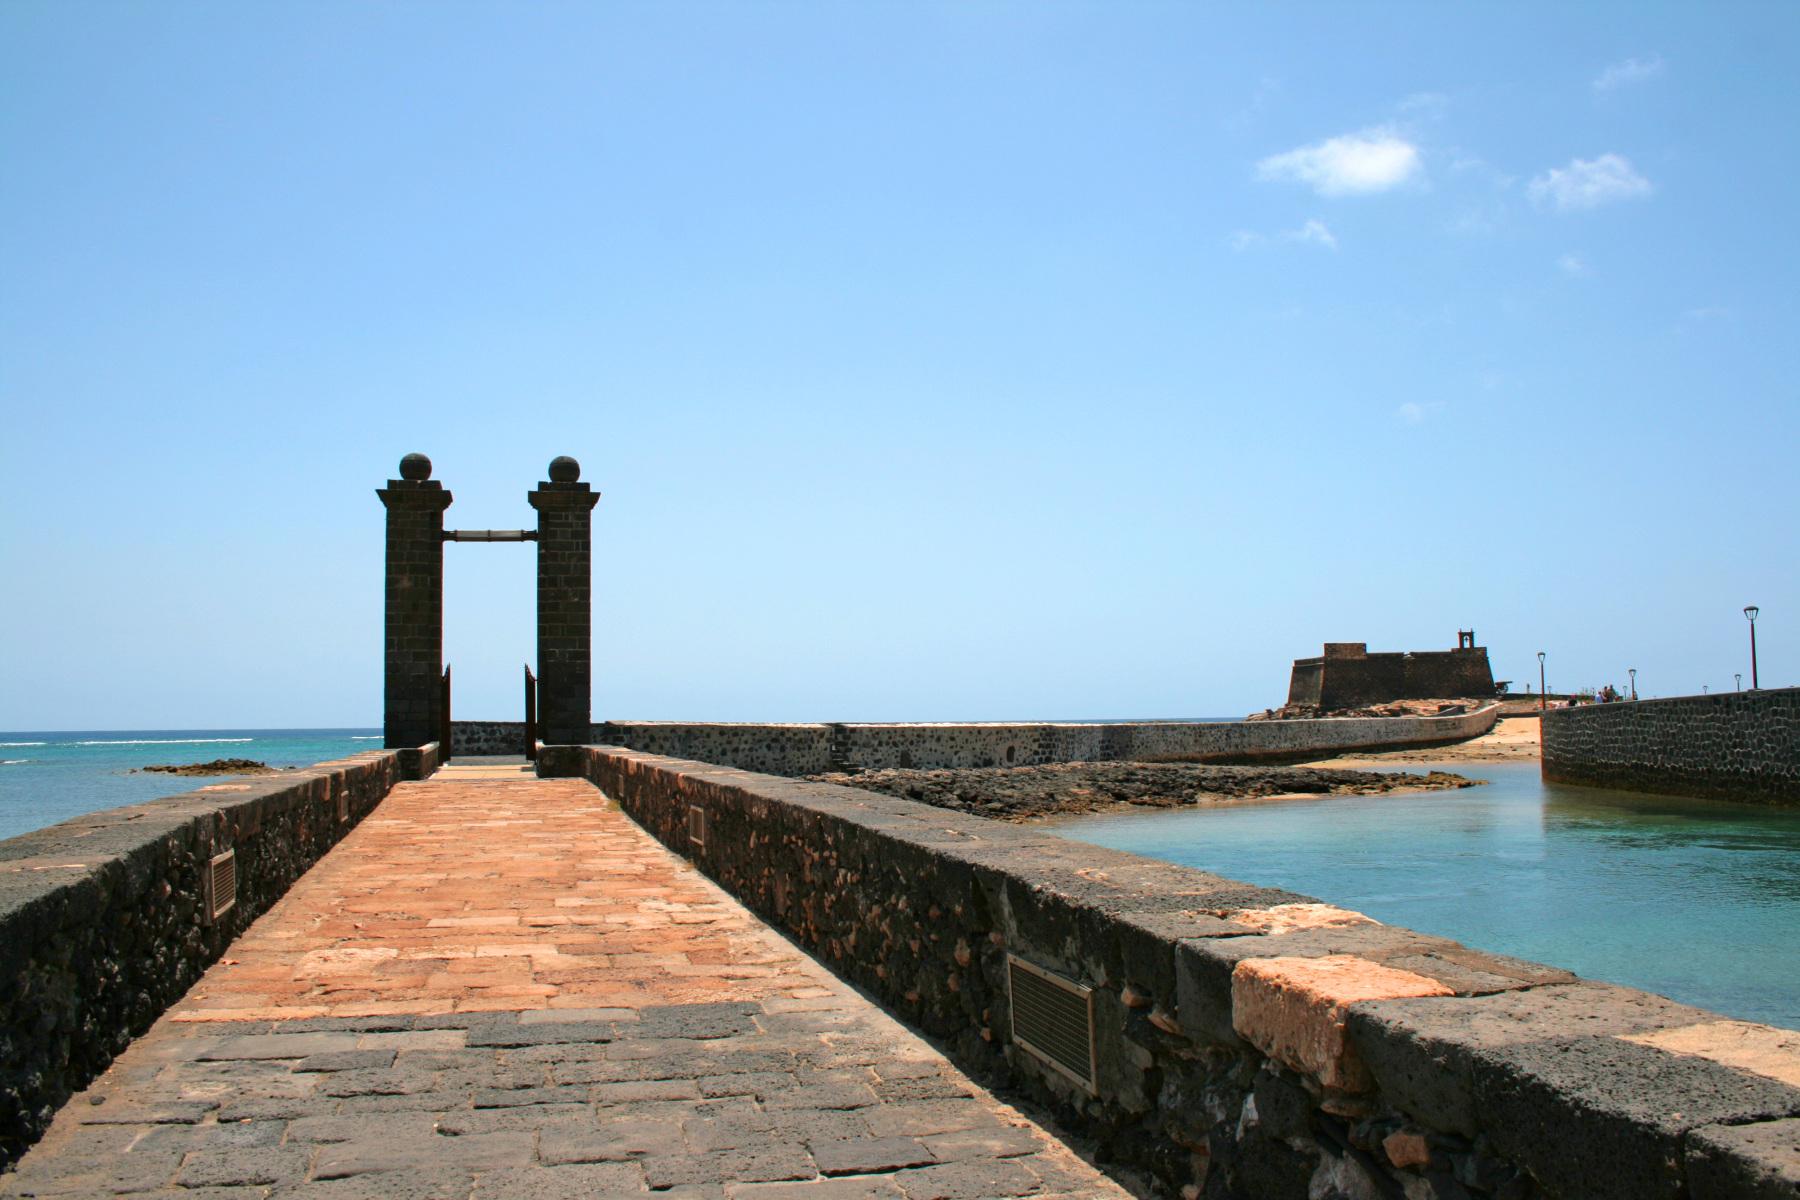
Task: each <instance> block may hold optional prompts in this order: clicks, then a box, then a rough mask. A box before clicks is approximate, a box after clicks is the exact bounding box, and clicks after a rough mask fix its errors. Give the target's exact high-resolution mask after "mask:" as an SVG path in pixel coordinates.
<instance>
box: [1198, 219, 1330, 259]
mask: <svg viewBox="0 0 1800 1200" xmlns="http://www.w3.org/2000/svg"><path fill="white" fill-rule="evenodd" d="M1269 241H1283V242H1303V243H1311V244H1312V245H1315V246H1323V247H1325V248H1326V249H1327V250H1336V249H1337V237H1336V236H1335V235H1333V234H1332V232H1331V230H1330V229H1329V228H1327V227H1326V225H1325V222H1323V221H1318V220H1313V221H1308V222H1307V223H1306V224H1304V225H1302V226H1301V227H1300V228H1298V229H1288V230H1284V231H1282V232H1281V233H1277V234H1275V235H1273V236H1272V237H1271V236H1270V235H1268V234H1262V233H1257V232H1255V231H1253V230H1249V229H1240V230H1238V231H1237V232H1236V233H1233V234H1232V235H1231V236H1230V237H1228V238H1226V239H1225V244H1226V245H1228V246H1230V247H1231V248H1232V249H1233V250H1236V251H1237V252H1238V253H1239V254H1242V253H1243V252H1244V251H1246V250H1250V249H1253V248H1255V247H1257V246H1260V245H1262V244H1263V243H1265V242H1269Z"/></svg>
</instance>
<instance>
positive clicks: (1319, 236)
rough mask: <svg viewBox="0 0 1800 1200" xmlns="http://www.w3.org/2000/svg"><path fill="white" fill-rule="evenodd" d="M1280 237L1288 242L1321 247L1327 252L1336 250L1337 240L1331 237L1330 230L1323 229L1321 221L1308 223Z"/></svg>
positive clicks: (1323, 225) (1323, 223) (1323, 224)
mask: <svg viewBox="0 0 1800 1200" xmlns="http://www.w3.org/2000/svg"><path fill="white" fill-rule="evenodd" d="M1282 236H1283V237H1285V238H1287V239H1288V240H1289V241H1294V242H1311V243H1312V244H1313V245H1315V246H1323V247H1325V248H1326V249H1327V250H1336V249H1337V238H1335V237H1333V236H1332V233H1331V230H1329V229H1327V228H1325V222H1323V221H1308V222H1307V223H1306V224H1304V225H1302V226H1301V227H1300V228H1298V229H1296V230H1293V231H1292V232H1291V233H1284V234H1282Z"/></svg>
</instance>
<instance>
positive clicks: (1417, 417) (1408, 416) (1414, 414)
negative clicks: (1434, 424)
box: [1394, 400, 1444, 425]
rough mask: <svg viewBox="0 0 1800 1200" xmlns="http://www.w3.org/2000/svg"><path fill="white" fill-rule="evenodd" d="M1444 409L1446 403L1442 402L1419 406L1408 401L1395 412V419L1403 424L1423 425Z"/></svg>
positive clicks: (1435, 401)
mask: <svg viewBox="0 0 1800 1200" xmlns="http://www.w3.org/2000/svg"><path fill="white" fill-rule="evenodd" d="M1442 407H1444V403H1443V401H1441V400H1434V401H1432V402H1430V403H1427V404H1419V403H1416V402H1414V401H1412V400H1408V401H1407V402H1406V403H1405V404H1402V405H1401V406H1400V407H1399V408H1396V409H1395V410H1394V417H1395V418H1396V419H1397V420H1399V421H1400V422H1401V423H1402V424H1406V425H1422V424H1424V422H1425V419H1426V418H1427V417H1429V416H1430V415H1431V414H1432V413H1434V412H1436V411H1437V410H1438V409H1440V408H1442Z"/></svg>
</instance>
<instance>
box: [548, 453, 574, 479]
mask: <svg viewBox="0 0 1800 1200" xmlns="http://www.w3.org/2000/svg"><path fill="white" fill-rule="evenodd" d="M580 478H581V464H580V463H578V462H576V461H575V460H574V459H572V458H570V457H569V456H568V455H566V454H559V455H557V456H556V457H555V458H553V459H551V460H550V482H551V483H574V482H575V481H576V480H577V479H580Z"/></svg>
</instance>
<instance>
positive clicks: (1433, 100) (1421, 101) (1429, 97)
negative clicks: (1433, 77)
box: [1395, 92, 1450, 121]
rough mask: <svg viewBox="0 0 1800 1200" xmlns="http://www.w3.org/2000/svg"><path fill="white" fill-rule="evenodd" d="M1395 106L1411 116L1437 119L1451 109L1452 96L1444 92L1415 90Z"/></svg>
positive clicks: (1431, 119) (1428, 119)
mask: <svg viewBox="0 0 1800 1200" xmlns="http://www.w3.org/2000/svg"><path fill="white" fill-rule="evenodd" d="M1395 107H1396V108H1397V109H1398V110H1399V111H1400V112H1401V113H1404V114H1405V115H1407V116H1409V117H1418V118H1420V119H1422V120H1427V121H1436V120H1441V119H1442V118H1443V116H1444V114H1446V113H1448V112H1449V111H1450V97H1448V96H1446V95H1444V93H1442V92H1414V93H1413V94H1412V95H1410V96H1408V97H1407V98H1406V99H1404V100H1402V101H1401V102H1400V103H1399V104H1397V105H1395Z"/></svg>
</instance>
